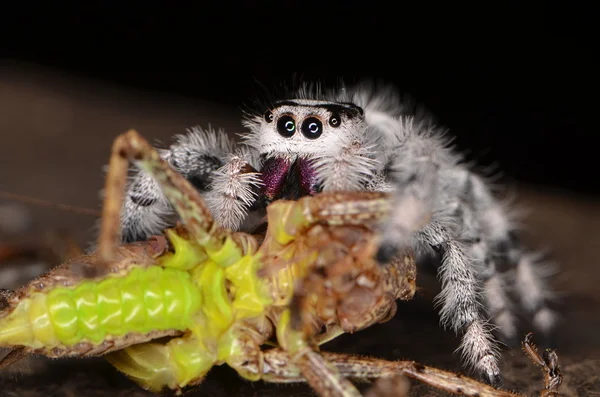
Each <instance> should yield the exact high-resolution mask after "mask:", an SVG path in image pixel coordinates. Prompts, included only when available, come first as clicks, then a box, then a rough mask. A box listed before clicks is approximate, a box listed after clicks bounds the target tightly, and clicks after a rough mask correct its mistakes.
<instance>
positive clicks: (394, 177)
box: [377, 117, 460, 263]
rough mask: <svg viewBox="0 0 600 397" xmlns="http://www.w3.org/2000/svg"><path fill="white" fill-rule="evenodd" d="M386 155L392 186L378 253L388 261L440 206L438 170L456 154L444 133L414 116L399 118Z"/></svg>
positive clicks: (455, 159)
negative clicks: (387, 218) (389, 208)
mask: <svg viewBox="0 0 600 397" xmlns="http://www.w3.org/2000/svg"><path fill="white" fill-rule="evenodd" d="M395 128H396V130H395V135H394V140H393V141H392V142H391V143H392V144H393V145H391V146H392V149H390V150H389V151H388V152H387V153H386V154H387V157H388V159H389V160H388V164H387V166H386V169H387V170H388V179H389V181H390V183H391V185H392V186H393V187H394V191H395V194H394V198H393V206H392V212H391V214H390V218H389V220H388V221H387V223H386V225H385V227H384V233H383V235H384V238H383V239H382V241H381V243H380V247H379V250H378V252H377V260H378V261H379V262H380V263H388V262H389V261H390V260H391V259H392V258H393V257H394V256H395V255H396V253H397V252H398V250H399V249H400V248H402V247H404V246H407V244H408V242H409V241H410V237H411V236H412V235H413V234H414V233H415V232H417V231H418V230H420V229H421V228H422V227H423V226H425V224H426V223H427V222H428V221H429V218H430V217H431V214H432V211H433V210H434V207H436V206H438V207H439V206H440V203H439V202H438V201H439V197H440V193H441V190H440V189H441V187H442V186H441V182H442V181H441V179H442V178H441V175H440V174H441V172H442V171H443V170H445V169H449V168H452V167H454V166H455V165H456V164H457V163H458V161H459V159H460V158H459V156H457V155H456V154H454V153H453V152H452V151H451V150H449V149H448V141H447V140H445V139H444V136H443V133H442V132H441V131H438V130H436V129H435V127H433V126H431V125H429V124H426V123H417V122H416V121H415V120H414V119H413V118H410V117H407V118H402V119H398V120H397V122H396V125H395Z"/></svg>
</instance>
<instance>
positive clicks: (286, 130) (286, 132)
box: [277, 115, 296, 138]
mask: <svg viewBox="0 0 600 397" xmlns="http://www.w3.org/2000/svg"><path fill="white" fill-rule="evenodd" d="M277 132H279V135H281V136H284V137H286V138H289V137H291V136H292V135H294V133H295V132H296V122H295V121H294V119H293V117H292V116H287V115H286V116H281V117H280V118H279V120H277Z"/></svg>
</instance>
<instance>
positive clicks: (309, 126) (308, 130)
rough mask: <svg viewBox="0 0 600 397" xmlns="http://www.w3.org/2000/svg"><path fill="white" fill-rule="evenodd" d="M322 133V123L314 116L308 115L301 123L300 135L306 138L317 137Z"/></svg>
mask: <svg viewBox="0 0 600 397" xmlns="http://www.w3.org/2000/svg"><path fill="white" fill-rule="evenodd" d="M322 133H323V123H321V120H319V119H318V118H316V117H308V118H307V119H305V120H304V122H303V123H302V135H304V136H305V137H307V138H308V139H317V138H318V137H320V136H321V134H322Z"/></svg>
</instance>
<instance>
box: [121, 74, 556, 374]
mask: <svg viewBox="0 0 600 397" xmlns="http://www.w3.org/2000/svg"><path fill="white" fill-rule="evenodd" d="M407 109H408V108H407V106H406V105H405V104H403V103H402V102H401V100H400V97H399V95H398V94H397V93H396V92H395V90H394V89H393V88H390V87H376V86H375V85H373V84H369V83H363V84H359V85H357V86H354V87H349V88H345V87H342V88H339V89H336V90H332V91H322V90H321V89H319V88H316V89H314V88H312V87H311V86H308V85H306V86H304V87H303V88H301V89H300V90H298V91H297V92H296V93H295V94H294V95H292V96H290V98H288V99H285V100H280V101H273V102H271V103H270V104H269V106H267V108H266V109H262V111H260V112H247V113H246V114H245V116H244V120H243V125H244V126H245V127H247V128H248V129H249V132H247V133H245V134H243V135H242V138H243V144H242V145H239V146H236V145H235V143H234V142H233V141H231V140H230V139H229V138H228V136H227V135H226V134H225V133H224V132H223V131H215V130H213V129H209V130H203V129H200V128H192V129H191V130H189V131H188V134H187V135H178V136H176V142H175V143H174V144H173V145H171V146H170V148H169V149H166V150H162V151H161V156H162V157H163V158H164V159H165V160H167V162H168V163H169V164H170V165H171V166H172V167H173V168H174V169H175V170H177V171H178V172H180V173H181V174H182V175H183V176H184V177H185V178H186V179H187V180H189V181H190V182H191V183H192V184H193V185H194V186H195V187H196V188H197V189H198V190H199V191H200V192H201V193H202V195H203V196H204V198H205V200H206V201H207V203H208V206H209V208H210V210H211V212H212V214H213V216H214V217H215V219H216V221H217V222H218V223H219V224H220V225H221V226H223V227H225V228H228V229H232V230H241V229H242V230H243V229H244V228H247V227H249V226H248V223H249V222H250V220H251V219H252V217H251V216H250V215H254V214H260V213H261V211H263V210H264V208H265V207H266V205H267V204H268V203H270V202H272V201H274V200H277V199H297V198H299V197H302V196H305V195H313V194H315V193H317V192H321V191H333V190H337V191H342V190H345V191H356V190H367V191H380V192H390V191H391V192H394V197H395V198H394V209H393V211H392V216H391V217H390V218H389V220H387V221H386V223H385V224H384V225H382V233H381V235H382V236H383V237H382V238H381V241H380V243H379V250H378V252H377V260H378V261H379V262H380V263H382V264H386V263H389V262H390V260H391V259H392V258H393V257H394V255H395V254H396V253H397V252H398V251H399V249H400V248H402V247H406V246H411V247H412V248H413V249H414V250H415V251H416V253H417V255H418V257H425V256H433V257H436V258H439V260H438V261H437V273H438V277H439V279H440V281H441V288H442V290H441V293H440V294H439V295H438V297H437V298H436V299H437V302H438V303H439V305H440V308H441V309H440V316H441V322H442V324H443V325H444V326H446V327H450V328H451V329H452V330H454V331H455V332H457V333H459V332H460V333H462V344H461V346H460V349H461V350H462V353H463V360H464V361H465V362H466V364H468V365H470V366H471V367H473V368H474V369H475V370H476V371H478V372H479V373H480V374H481V375H483V376H484V378H485V379H486V380H487V381H488V382H490V383H492V384H498V383H499V382H500V381H501V377H500V370H499V367H498V360H499V353H498V345H497V342H496V341H495V340H494V337H493V335H492V325H491V324H493V325H494V326H495V327H497V330H498V332H499V333H500V336H501V337H502V338H503V339H504V340H506V341H514V340H516V339H518V330H517V325H516V314H515V305H513V304H512V302H511V300H512V298H511V297H512V296H513V295H514V296H516V297H517V300H518V301H519V304H520V306H521V308H522V309H524V310H525V311H526V312H527V313H528V314H529V316H530V318H531V319H532V324H533V326H534V327H535V328H536V329H537V330H538V331H541V332H543V333H547V332H549V331H550V330H551V329H552V328H553V326H554V323H555V314H554V312H553V311H552V310H551V309H550V308H549V307H548V305H547V302H548V300H549V298H550V297H551V295H550V293H549V292H548V290H547V288H546V286H545V282H544V277H543V269H544V267H543V266H541V265H540V264H539V263H538V260H537V256H536V255H535V254H534V253H532V252H529V251H527V250H526V249H525V248H523V247H522V245H521V244H520V242H519V240H518V238H517V232H518V230H517V227H516V222H515V220H514V219H513V216H512V215H511V214H510V212H509V209H508V208H507V206H506V205H505V204H504V203H502V202H501V201H500V200H498V199H496V198H494V197H493V195H492V192H491V188H490V186H489V185H488V183H487V182H486V181H485V180H484V178H483V177H481V176H479V175H477V174H475V173H474V172H473V171H472V170H471V169H470V168H469V167H468V166H467V165H466V164H465V163H464V161H463V158H462V157H461V156H460V154H458V153H456V152H455V151H454V150H453V149H452V148H451V147H450V146H449V140H448V139H446V137H445V136H444V134H443V130H442V129H441V128H439V127H438V126H436V125H435V124H434V123H433V121H431V119H428V118H426V117H422V118H419V117H415V115H414V114H411V113H410V112H409V111H408V110H407ZM127 192H128V193H127V198H126V201H125V204H124V211H123V215H122V218H121V226H122V240H123V241H124V242H131V241H136V240H143V239H146V238H147V237H148V236H150V235H153V234H159V233H161V232H162V230H163V229H164V228H166V227H169V226H172V225H173V224H174V223H175V222H176V220H177V215H176V213H175V211H174V209H173V208H172V207H171V205H170V204H169V203H168V202H167V200H166V199H165V197H164V195H163V194H162V193H161V190H160V189H159V187H158V185H157V184H156V183H155V181H153V180H152V178H150V177H149V176H148V175H146V174H145V173H143V172H139V171H136V172H135V174H134V175H133V176H132V179H131V181H130V182H129V184H128V191H127ZM488 320H489V322H488ZM490 323H491V324H490Z"/></svg>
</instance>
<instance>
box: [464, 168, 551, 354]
mask: <svg viewBox="0 0 600 397" xmlns="http://www.w3.org/2000/svg"><path fill="white" fill-rule="evenodd" d="M464 179H465V180H466V183H465V184H466V186H467V187H468V189H466V199H467V200H468V201H469V202H470V203H471V206H472V207H473V208H474V210H475V217H476V218H477V219H478V221H479V223H480V224H481V225H482V231H483V236H484V238H485V239H486V241H487V242H488V244H489V245H490V247H491V249H492V255H493V261H494V264H495V266H496V267H498V268H499V269H498V271H502V272H503V273H502V274H501V273H497V276H498V277H497V278H496V279H494V278H490V280H488V282H489V283H490V287H492V286H493V287H494V288H497V287H498V286H499V284H505V285H506V284H508V285H510V286H513V287H512V288H507V291H509V292H511V293H512V294H516V295H517V297H518V300H519V302H520V306H521V308H522V309H524V310H525V311H526V313H527V314H528V315H529V316H531V318H532V324H533V326H534V327H535V329H536V331H539V332H542V333H543V334H544V336H549V333H551V332H552V331H553V329H554V326H555V323H556V314H555V313H554V311H552V310H551V309H550V308H549V307H548V303H549V301H550V300H551V299H552V298H553V296H552V293H551V292H550V290H549V289H548V288H547V285H546V280H547V278H548V276H550V274H551V272H552V267H551V266H549V265H546V264H544V263H542V262H541V261H540V260H539V259H540V255H538V254H535V253H530V252H527V251H526V250H525V249H524V248H523V247H522V246H521V242H520V241H519V239H518V237H517V234H518V225H517V222H516V221H515V219H514V218H515V215H514V214H512V213H511V212H510V210H509V208H508V206H507V205H506V204H504V203H501V202H500V201H498V200H497V199H496V198H495V197H493V196H492V194H491V191H490V188H489V187H488V185H487V184H486V183H485V181H484V180H483V179H482V178H481V177H479V176H477V175H475V174H473V173H467V174H466V175H465V177H464ZM490 294H492V292H491V291H490ZM492 299H493V298H492ZM494 309H495V310H496V311H497V312H496V313H494V314H495V316H496V321H497V324H498V325H499V326H500V331H501V333H502V334H503V336H504V337H505V338H506V339H507V340H508V341H511V342H513V343H515V342H516V341H515V340H514V339H515V338H516V336H513V335H512V334H511V332H510V326H509V324H506V323H507V321H508V320H507V318H508V317H509V315H508V314H507V311H506V310H505V308H501V307H497V308H494ZM503 322H504V323H505V324H503ZM503 325H504V326H503ZM515 332H516V330H515ZM511 339H512V340H511Z"/></svg>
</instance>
